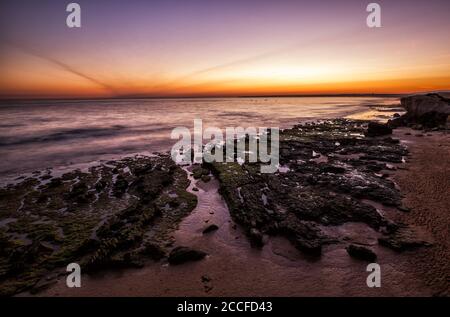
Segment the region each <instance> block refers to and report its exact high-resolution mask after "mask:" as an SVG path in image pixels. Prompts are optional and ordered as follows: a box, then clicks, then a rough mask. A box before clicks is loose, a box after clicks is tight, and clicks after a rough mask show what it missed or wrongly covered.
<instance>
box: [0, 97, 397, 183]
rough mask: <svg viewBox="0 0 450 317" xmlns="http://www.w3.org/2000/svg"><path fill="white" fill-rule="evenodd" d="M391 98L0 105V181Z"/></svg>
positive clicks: (353, 110)
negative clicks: (198, 133)
mask: <svg viewBox="0 0 450 317" xmlns="http://www.w3.org/2000/svg"><path fill="white" fill-rule="evenodd" d="M397 102H398V100H397V99H394V98H373V97H352V98H348V97H307V98H306V97H303V98H222V99H219V98H215V99H158V100H156V99H148V100H142V99H139V100H83V101H63V100H61V101H45V102H44V101H39V102H38V101H29V102H24V103H17V102H3V103H1V104H0V118H1V121H0V153H1V155H0V158H1V160H0V177H1V178H5V177H6V176H12V175H17V174H20V173H26V172H31V171H33V170H36V169H45V168H48V167H61V166H69V165H70V166H71V165H76V164H82V163H88V162H93V161H99V160H107V159H113V158H119V157H123V156H126V155H129V154H135V153H152V152H161V151H167V150H169V149H170V147H171V146H172V145H173V144H174V142H175V140H171V139H170V133H171V130H172V129H173V128H175V127H179V126H185V127H188V128H190V129H192V128H193V120H194V119H195V118H199V119H202V120H203V124H204V127H205V126H206V127H207V126H215V127H220V128H225V127H237V126H242V127H248V126H255V127H272V126H275V127H277V126H278V127H280V128H285V127H289V126H291V125H293V124H295V123H298V122H300V121H304V120H310V119H320V118H337V117H346V116H349V115H355V114H363V113H366V114H367V113H369V114H370V113H371V112H370V111H368V110H369V107H368V106H369V105H389V104H395V103H397Z"/></svg>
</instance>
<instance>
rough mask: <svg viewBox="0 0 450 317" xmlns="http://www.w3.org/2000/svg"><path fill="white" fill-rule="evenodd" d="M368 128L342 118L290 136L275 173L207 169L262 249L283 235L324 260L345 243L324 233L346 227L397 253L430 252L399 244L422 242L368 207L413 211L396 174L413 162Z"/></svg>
mask: <svg viewBox="0 0 450 317" xmlns="http://www.w3.org/2000/svg"><path fill="white" fill-rule="evenodd" d="M367 127H368V122H362V121H349V120H344V119H339V120H331V121H323V122H320V123H317V124H316V123H309V124H304V125H297V126H295V127H294V128H292V129H288V130H284V131H282V132H281V133H280V167H279V170H278V172H277V173H274V174H261V173H260V165H259V164H256V163H255V164H248V163H245V164H242V165H240V164H238V163H213V164H209V165H205V166H207V167H208V168H210V169H211V170H212V171H213V173H214V174H215V175H216V176H217V177H218V179H219V181H220V192H221V194H222V195H223V196H224V198H225V200H226V202H227V204H228V207H229V209H230V213H231V215H232V217H233V218H234V220H235V221H236V222H238V223H240V224H241V225H243V226H244V227H245V228H246V230H247V234H248V236H249V238H250V240H251V241H252V243H253V245H255V246H262V245H263V244H264V236H265V235H269V236H270V235H282V236H285V237H287V238H288V239H289V240H290V241H291V242H292V244H293V245H294V246H295V247H296V248H297V249H299V250H301V251H304V252H307V253H310V254H313V255H320V254H321V250H322V246H323V245H325V244H329V243H334V242H337V241H336V239H335V238H332V237H330V236H327V234H326V233H324V230H321V228H323V227H324V226H334V225H341V224H344V223H346V222H361V223H365V224H367V225H368V226H370V227H371V228H373V229H375V230H377V231H378V232H379V233H380V234H381V235H382V237H381V238H380V239H381V240H380V241H382V242H384V243H383V245H385V246H388V247H392V248H393V249H395V250H402V247H399V246H408V247H410V246H418V245H422V244H423V243H422V242H421V241H414V242H413V241H408V242H407V243H406V242H405V243H402V241H399V240H401V239H403V237H407V238H408V239H411V240H414V238H413V237H412V235H411V234H396V233H397V231H398V230H400V229H399V228H400V227H401V228H402V229H401V230H402V232H405V231H407V230H408V229H407V228H404V227H403V226H399V225H398V224H395V223H393V222H391V221H390V220H388V219H386V218H385V217H383V216H382V215H381V214H380V213H379V211H378V210H377V209H376V208H375V207H373V206H372V205H371V204H369V203H367V202H368V201H373V202H377V203H381V204H383V205H385V206H390V207H397V208H398V209H399V210H405V208H404V207H403V206H402V202H401V196H400V193H399V191H398V189H397V188H396V187H395V185H394V183H393V182H392V181H391V180H389V175H388V173H389V170H392V169H394V168H395V167H394V166H393V164H399V163H400V164H401V163H402V162H404V157H405V156H406V155H407V149H406V148H405V147H404V146H402V145H401V144H400V143H399V141H398V140H396V139H392V138H391V137H390V136H380V137H365V134H367ZM382 134H385V133H384V132H383V133H382ZM399 212H400V211H399Z"/></svg>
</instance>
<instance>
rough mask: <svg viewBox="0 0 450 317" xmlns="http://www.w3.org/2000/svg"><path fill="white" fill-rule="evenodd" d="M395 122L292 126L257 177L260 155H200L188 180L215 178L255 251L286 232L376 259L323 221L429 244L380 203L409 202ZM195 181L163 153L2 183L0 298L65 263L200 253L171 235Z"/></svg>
mask: <svg viewBox="0 0 450 317" xmlns="http://www.w3.org/2000/svg"><path fill="white" fill-rule="evenodd" d="M438 117H439V118H440V116H438ZM408 118H409V119H408V124H409V123H410V122H411V120H412V119H411V118H413V117H412V116H410V117H408ZM441 121H442V120H440V121H439V126H438V127H437V128H438V129H442V122H441ZM403 122H404V121H403ZM399 125H400V122H399V121H397V122H396V124H395V126H399ZM392 127H393V124H392V123H390V124H388V125H382V124H377V123H373V122H368V121H357V120H345V119H335V120H325V121H318V122H314V123H306V124H301V125H296V126H294V127H293V128H291V129H286V130H284V131H282V132H281V133H280V166H279V169H278V172H276V173H274V174H261V173H260V166H259V164H258V163H251V164H250V163H244V164H238V163H213V164H206V163H204V164H202V166H195V167H193V169H192V170H191V171H192V176H193V177H194V178H196V179H202V181H203V182H208V181H209V180H210V178H211V176H210V175H211V174H210V173H212V174H214V176H215V177H216V178H217V179H218V181H219V184H220V190H219V191H220V194H221V195H222V196H223V197H224V199H225V201H226V203H227V205H228V209H229V212H230V214H231V216H232V219H233V220H234V221H235V222H236V223H238V224H239V225H240V226H242V227H243V228H244V230H245V232H246V234H247V236H248V239H249V241H250V242H251V245H252V246H254V247H255V248H261V247H262V246H263V245H264V244H265V243H266V242H267V240H268V239H270V237H273V236H282V237H285V238H287V239H288V240H289V241H290V242H291V244H292V245H293V246H294V247H295V248H296V249H298V250H299V252H302V253H305V254H308V255H309V256H311V257H320V256H321V253H322V249H323V247H324V246H327V245H332V244H336V243H341V244H344V245H346V250H347V252H348V254H349V256H351V257H354V258H356V259H359V260H363V261H369V262H371V261H374V260H375V259H376V257H377V254H376V253H375V252H374V250H372V248H371V246H369V245H365V244H364V243H361V242H360V241H359V240H358V239H353V240H352V239H351V238H349V237H348V236H345V237H344V236H340V235H339V234H332V233H330V232H329V231H330V230H327V229H328V228H330V227H333V226H338V225H344V224H346V223H352V222H359V223H364V224H366V225H367V226H369V227H370V228H372V229H373V230H374V231H375V232H376V233H377V236H378V244H379V245H381V246H384V247H387V248H390V249H392V250H395V251H397V252H402V251H404V250H411V249H415V248H418V247H426V246H430V245H432V243H433V241H431V240H430V239H427V238H424V237H423V236H422V235H420V233H419V232H417V231H416V230H415V229H414V227H413V226H410V225H408V224H406V223H403V222H401V221H399V220H396V219H392V218H391V217H389V216H388V213H386V212H384V210H383V209H384V208H388V209H391V210H395V212H397V213H400V214H404V213H406V212H408V210H409V209H408V208H407V207H406V206H404V205H403V203H402V194H401V192H400V190H399V189H398V188H397V186H396V185H395V183H394V182H393V180H392V176H393V174H394V171H395V170H396V169H401V168H402V166H403V164H404V162H405V160H406V159H407V156H408V150H407V148H406V147H405V146H404V145H403V144H401V143H400V142H399V140H398V139H395V138H392V136H391V133H392ZM416 128H421V127H420V126H418V125H417V126H416ZM430 128H432V127H430ZM189 183H190V181H189V179H188V175H187V174H186V170H184V169H182V168H181V167H180V166H177V165H175V164H174V163H173V161H172V160H171V158H170V157H169V156H167V155H163V154H161V155H157V156H153V157H148V156H136V157H132V158H127V159H123V160H119V161H111V162H107V163H106V164H101V165H99V166H94V167H91V168H90V169H89V170H88V171H86V172H82V171H79V170H76V171H73V172H69V173H66V174H64V175H62V176H60V177H53V176H52V175H51V173H47V172H45V171H44V172H37V173H35V174H34V175H33V176H32V177H28V178H26V179H24V180H21V181H20V182H19V183H17V184H14V185H9V186H7V187H5V188H2V189H0V245H1V248H0V252H1V254H0V294H2V295H13V294H17V293H19V292H22V291H25V290H31V291H32V292H38V291H40V290H42V289H44V288H46V287H48V286H50V285H51V284H52V283H54V281H55V280H56V279H57V277H58V276H60V275H63V274H65V265H67V264H68V263H70V262H78V263H80V264H81V266H82V269H83V271H84V272H88V273H89V272H96V271H99V270H103V269H109V268H117V267H142V266H143V265H144V263H145V261H147V260H155V261H159V260H162V261H168V263H170V264H171V265H177V264H181V263H184V262H186V261H198V260H202V259H203V258H204V257H205V256H206V253H205V252H202V250H195V249H191V248H189V246H177V245H175V244H174V239H173V238H172V233H173V231H174V230H175V229H176V228H177V225H178V223H180V221H181V220H182V219H183V218H184V217H186V216H187V215H189V213H190V212H191V211H192V210H193V209H194V208H195V206H196V204H197V199H196V196H195V195H193V194H192V193H190V192H188V191H187V190H186V189H187V187H188V186H189ZM394 218H395V217H394ZM215 230H217V228H214V229H213V230H211V231H209V232H211V233H210V234H214V233H213V232H214V231H215Z"/></svg>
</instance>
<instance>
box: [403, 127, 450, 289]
mask: <svg viewBox="0 0 450 317" xmlns="http://www.w3.org/2000/svg"><path fill="white" fill-rule="evenodd" d="M405 133H411V135H405ZM395 134H396V135H397V136H398V138H400V139H403V140H404V141H405V142H406V144H407V145H408V148H409V151H410V153H411V154H410V157H409V158H408V164H407V167H408V169H407V170H400V171H398V172H397V173H396V174H395V178H394V179H395V181H396V182H397V184H398V185H399V186H400V188H401V190H402V193H403V194H404V195H405V199H404V203H405V205H406V206H407V207H408V208H410V209H411V211H410V212H408V213H406V214H400V215H398V219H399V220H400V221H402V222H404V223H406V224H410V225H416V226H421V227H422V228H423V229H424V230H425V231H426V232H428V233H430V234H431V235H432V236H433V240H434V244H433V246H432V247H430V248H425V249H422V250H420V252H417V253H416V254H415V257H414V260H415V262H414V263H412V264H413V265H415V266H416V269H417V274H418V277H419V278H420V279H422V280H424V281H425V283H426V284H427V285H428V286H429V287H431V288H432V289H433V290H434V293H433V295H437V296H450V134H449V133H446V134H445V133H442V132H433V133H422V132H418V131H411V130H409V129H398V130H396V132H395ZM421 135H422V136H421Z"/></svg>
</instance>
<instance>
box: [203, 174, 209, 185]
mask: <svg viewBox="0 0 450 317" xmlns="http://www.w3.org/2000/svg"><path fill="white" fill-rule="evenodd" d="M210 180H211V176H209V175H202V181H203V182H205V183H207V182H209V181H210Z"/></svg>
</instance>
